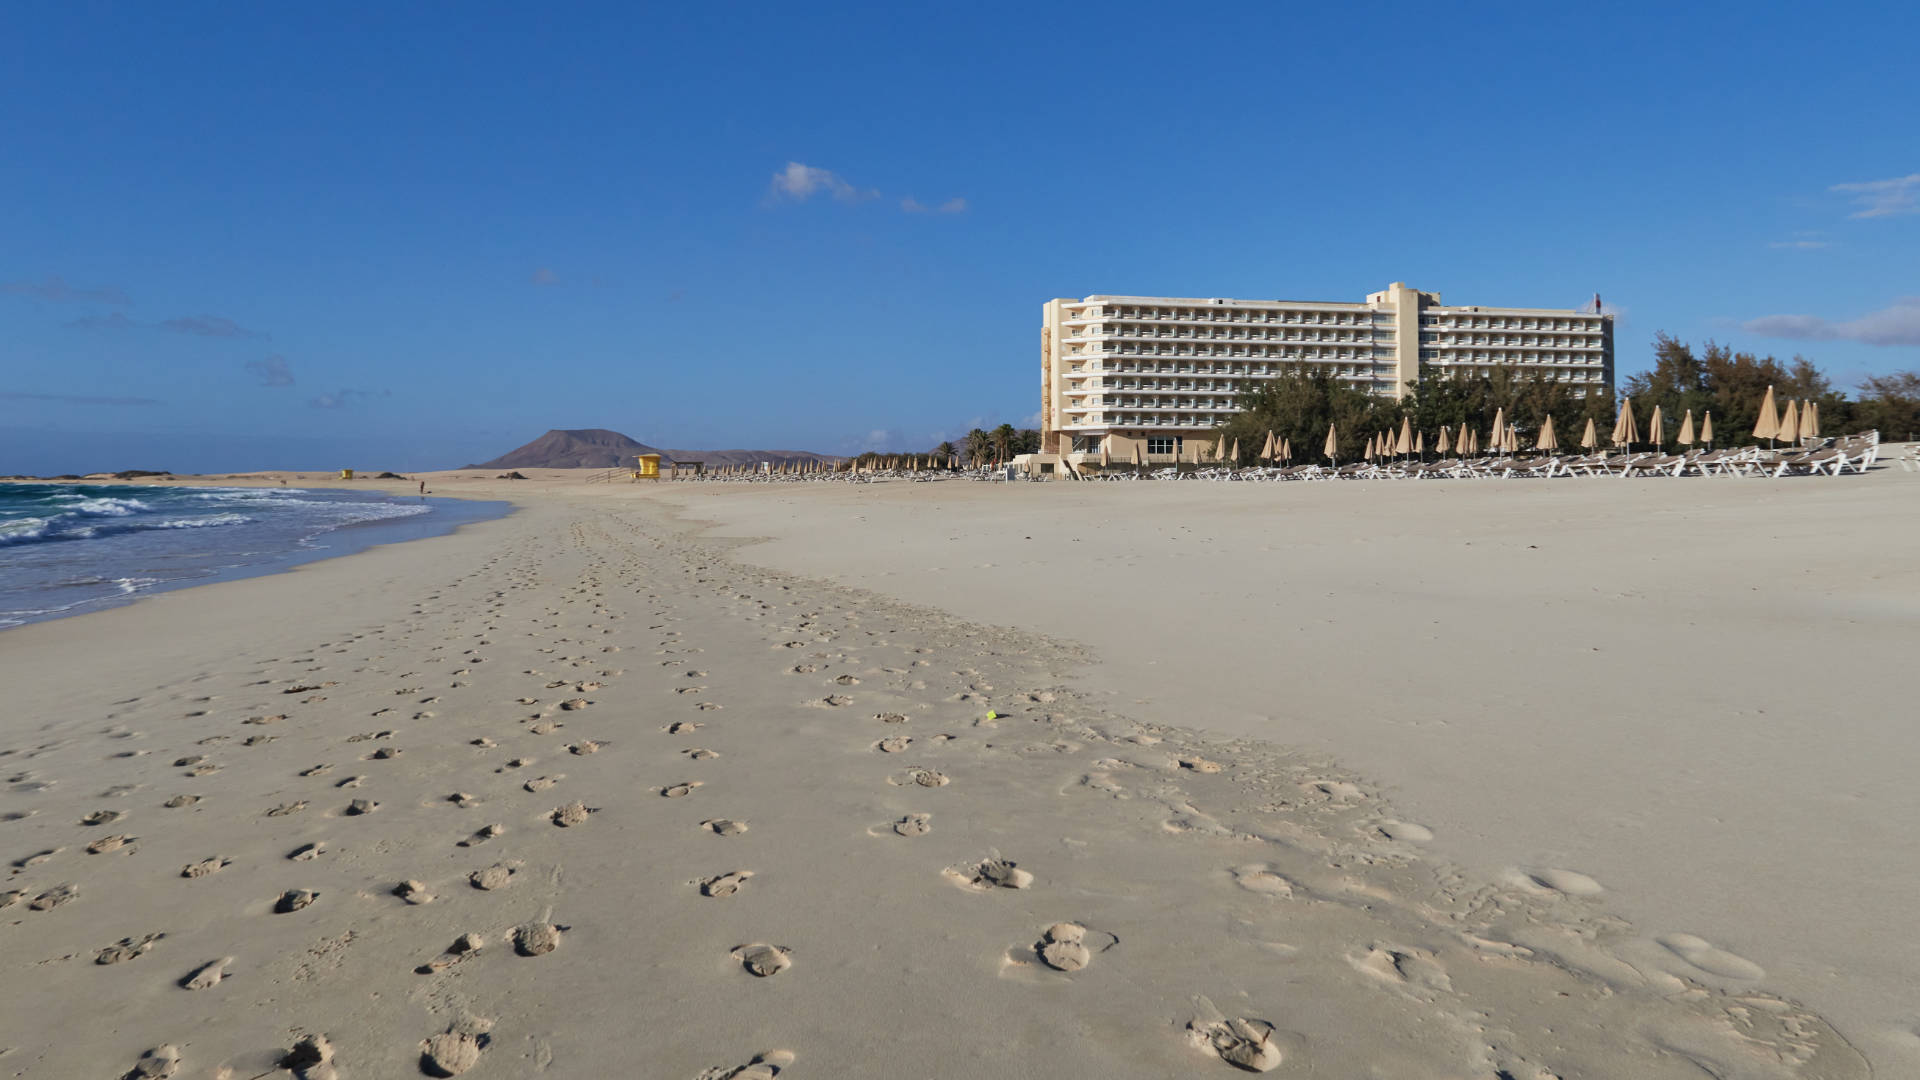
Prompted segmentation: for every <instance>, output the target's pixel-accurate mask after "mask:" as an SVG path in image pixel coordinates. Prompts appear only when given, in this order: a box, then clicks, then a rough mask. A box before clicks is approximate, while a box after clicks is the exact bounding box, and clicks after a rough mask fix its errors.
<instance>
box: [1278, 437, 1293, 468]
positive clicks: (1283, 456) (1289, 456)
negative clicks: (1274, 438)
mask: <svg viewBox="0 0 1920 1080" xmlns="http://www.w3.org/2000/svg"><path fill="white" fill-rule="evenodd" d="M1280 460H1281V461H1288V462H1290V461H1292V460H1293V439H1292V438H1291V437H1289V436H1284V435H1283V436H1281V438H1280Z"/></svg>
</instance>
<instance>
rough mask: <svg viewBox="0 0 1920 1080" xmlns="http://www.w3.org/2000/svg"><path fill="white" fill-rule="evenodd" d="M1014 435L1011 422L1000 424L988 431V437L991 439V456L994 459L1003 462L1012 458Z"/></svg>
mask: <svg viewBox="0 0 1920 1080" xmlns="http://www.w3.org/2000/svg"><path fill="white" fill-rule="evenodd" d="M1014 435H1015V432H1014V430H1013V425H1012V424H1001V425H1000V426H999V427H997V428H994V429H993V431H991V432H989V433H988V437H989V438H991V439H992V441H993V457H994V460H995V461H998V462H1003V463H1004V462H1006V461H1008V460H1011V459H1012V457H1013V439H1014Z"/></svg>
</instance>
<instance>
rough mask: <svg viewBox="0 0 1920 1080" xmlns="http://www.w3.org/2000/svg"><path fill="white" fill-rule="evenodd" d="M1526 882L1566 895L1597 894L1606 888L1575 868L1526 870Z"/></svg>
mask: <svg viewBox="0 0 1920 1080" xmlns="http://www.w3.org/2000/svg"><path fill="white" fill-rule="evenodd" d="M1524 877H1525V879H1526V883H1527V884H1530V885H1533V886H1537V887H1539V888H1542V889H1552V890H1553V891H1554V892H1557V893H1564V894H1566V895H1567V896H1599V895H1600V894H1601V893H1603V892H1606V891H1607V890H1606V889H1605V888H1603V887H1601V885H1600V883H1599V882H1598V881H1595V880H1594V879H1592V878H1590V877H1588V876H1587V875H1585V874H1582V873H1580V872H1579V871H1577V870H1561V869H1557V868H1553V867H1548V868H1546V869H1543V870H1528V871H1526V872H1525V873H1524Z"/></svg>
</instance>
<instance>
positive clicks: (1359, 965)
mask: <svg viewBox="0 0 1920 1080" xmlns="http://www.w3.org/2000/svg"><path fill="white" fill-rule="evenodd" d="M1347 963H1349V964H1351V965H1353V969H1354V970H1355V971H1358V972H1361V973H1362V974H1365V975H1371V976H1373V977H1374V978H1376V979H1379V980H1381V981H1383V982H1389V983H1399V984H1402V985H1406V986H1415V987H1419V988H1421V989H1425V990H1452V989H1453V980H1452V979H1451V978H1449V977H1448V976H1447V969H1446V968H1443V967H1441V966H1440V963H1439V961H1437V960H1435V959H1434V958H1433V954H1432V953H1430V952H1428V951H1427V950H1425V949H1416V948H1412V947H1408V946H1401V945H1382V944H1377V943H1376V944H1374V945H1370V946H1368V948H1367V951H1366V952H1364V953H1361V954H1360V955H1358V956H1349V957H1347Z"/></svg>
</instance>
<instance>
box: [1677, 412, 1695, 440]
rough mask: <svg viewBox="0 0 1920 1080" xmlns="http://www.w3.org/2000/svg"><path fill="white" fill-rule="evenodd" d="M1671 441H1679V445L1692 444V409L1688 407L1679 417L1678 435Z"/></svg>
mask: <svg viewBox="0 0 1920 1080" xmlns="http://www.w3.org/2000/svg"><path fill="white" fill-rule="evenodd" d="M1673 441H1674V442H1676V443H1679V444H1680V445H1681V446H1692V445H1693V410H1692V409H1688V410H1687V415H1686V416H1684V417H1682V418H1681V420H1680V437H1679V438H1677V439H1675V440H1673Z"/></svg>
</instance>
